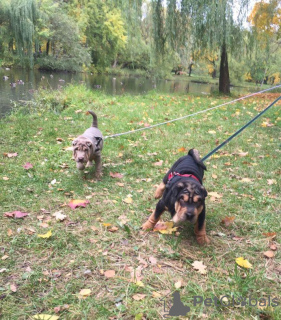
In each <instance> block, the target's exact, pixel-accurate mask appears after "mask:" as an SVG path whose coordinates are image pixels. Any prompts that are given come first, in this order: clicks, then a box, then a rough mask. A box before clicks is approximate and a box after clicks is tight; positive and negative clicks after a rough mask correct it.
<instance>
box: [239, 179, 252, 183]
mask: <svg viewBox="0 0 281 320" xmlns="http://www.w3.org/2000/svg"><path fill="white" fill-rule="evenodd" d="M240 181H241V182H246V183H249V182H253V179H250V178H242V179H241V180H240Z"/></svg>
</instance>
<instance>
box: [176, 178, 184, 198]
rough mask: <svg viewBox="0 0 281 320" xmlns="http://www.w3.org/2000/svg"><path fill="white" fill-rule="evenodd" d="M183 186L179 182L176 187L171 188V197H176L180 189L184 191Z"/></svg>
mask: <svg viewBox="0 0 281 320" xmlns="http://www.w3.org/2000/svg"><path fill="white" fill-rule="evenodd" d="M184 187H185V185H184V184H183V183H182V182H179V183H178V184H177V185H175V186H174V188H173V196H174V197H177V195H178V194H179V193H180V191H181V190H182V189H184Z"/></svg>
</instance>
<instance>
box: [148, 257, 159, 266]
mask: <svg viewBox="0 0 281 320" xmlns="http://www.w3.org/2000/svg"><path fill="white" fill-rule="evenodd" d="M148 260H149V261H150V263H151V264H152V265H155V264H156V263H157V259H156V258H154V257H149V258H148Z"/></svg>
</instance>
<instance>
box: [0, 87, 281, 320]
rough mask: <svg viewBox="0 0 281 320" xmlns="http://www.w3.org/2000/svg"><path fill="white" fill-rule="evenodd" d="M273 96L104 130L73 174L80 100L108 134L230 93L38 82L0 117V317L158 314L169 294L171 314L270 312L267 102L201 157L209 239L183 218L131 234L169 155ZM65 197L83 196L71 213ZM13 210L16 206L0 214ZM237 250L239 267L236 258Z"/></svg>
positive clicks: (275, 157)
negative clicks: (174, 226)
mask: <svg viewBox="0 0 281 320" xmlns="http://www.w3.org/2000/svg"><path fill="white" fill-rule="evenodd" d="M277 96H278V95H276V94H275V95H273V94H265V95H262V96H259V97H255V98H251V99H247V100H245V101H241V102H239V103H236V104H235V105H228V106H225V107H222V108H219V109H216V110H213V111H210V112H206V113H203V114H200V115H197V116H194V117H191V118H186V119H185V120H182V121H177V122H174V123H171V124H169V125H163V126H160V127H157V128H154V129H151V130H145V131H141V132H137V133H133V134H130V135H124V136H120V137H116V138H109V139H106V140H105V143H104V150H103V178H102V180H101V181H96V180H94V179H93V169H90V170H88V172H87V171H86V172H79V171H78V170H77V169H76V166H75V163H74V161H73V160H72V159H71V158H72V155H71V151H69V150H67V148H68V147H70V146H71V141H72V140H73V138H75V137H76V136H77V135H79V134H81V133H83V131H84V130H85V129H86V128H88V127H89V126H90V124H91V121H92V118H91V116H87V115H85V112H86V111H87V110H93V111H95V112H96V113H97V115H98V119H99V128H100V129H101V131H102V132H103V134H104V135H105V136H107V135H110V134H113V133H118V132H124V131H127V130H132V129H136V128H139V127H145V126H147V125H148V124H155V123H158V122H163V121H165V120H168V119H173V118H177V117H180V116H183V115H186V114H189V113H193V112H196V111H199V110H204V109H207V108H210V107H212V106H215V105H218V104H220V103H223V102H225V101H227V100H230V99H231V98H229V97H221V96H204V97H202V96H195V95H158V94H149V95H146V96H114V97H113V96H106V95H103V94H101V93H99V92H91V91H89V90H87V89H85V88H84V87H82V86H81V87H67V88H66V89H64V90H63V91H57V92H53V93H49V92H41V93H40V94H39V95H38V97H37V98H36V101H35V102H34V103H33V104H32V105H30V106H28V107H25V108H23V109H21V108H20V107H16V108H15V111H14V112H13V113H12V114H11V115H10V116H8V117H7V118H5V119H2V120H1V121H0V125H1V132H2V134H1V138H0V145H1V160H0V184H1V186H0V187H1V194H0V206H1V215H0V220H1V223H0V228H1V229H0V230H1V233H0V235H1V245H0V250H1V252H0V318H1V317H2V318H1V319H5V320H8V319H9V320H10V319H11V320H12V319H13V320H14V319H15V320H16V319H33V317H34V315H38V314H48V315H53V316H58V317H59V319H75V320H79V319H89V320H92V319H111V320H113V319H136V320H141V319H163V318H164V315H165V314H167V309H169V305H170V303H171V301H172V293H173V292H174V291H175V290H178V291H179V293H180V296H181V301H182V302H183V303H184V304H185V305H186V306H189V307H190V311H189V312H188V313H187V315H186V316H181V317H173V318H172V319H247V320H248V319H281V307H280V305H281V297H280V282H281V281H280V280H281V259H280V251H281V247H280V236H281V233H280V231H281V227H280V226H281V224H280V193H281V192H280V191H281V190H280V173H281V169H280V168H281V161H280V159H281V157H280V151H281V134H280V133H281V130H280V127H281V112H280V106H281V103H280V102H279V103H278V104H276V105H275V106H274V107H272V108H271V109H270V110H269V111H268V112H267V113H266V114H265V115H264V116H263V117H261V118H260V119H259V120H257V121H256V122H255V123H254V124H252V125H251V126H250V127H248V128H247V129H246V130H245V131H243V132H242V133H241V134H240V135H239V136H238V137H236V138H235V139H234V140H232V141H231V142H230V143H229V144H228V145H226V146H225V147H223V148H222V149H221V150H220V151H219V152H218V153H217V154H216V155H214V156H213V157H212V158H209V159H208V160H207V161H206V162H205V164H206V166H207V169H208V171H207V172H206V173H205V181H204V185H205V187H206V189H207V190H208V192H209V196H208V197H207V200H206V207H207V225H206V229H207V234H208V236H209V238H210V239H211V244H210V245H209V246H207V247H200V246H199V245H198V244H197V243H196V241H195V236H194V232H193V227H192V226H191V225H188V224H187V225H185V226H182V227H180V228H178V230H177V231H176V232H173V234H171V235H170V234H161V233H159V232H143V231H141V230H140V226H141V224H142V223H143V222H144V221H145V220H146V218H147V217H148V216H149V215H150V214H151V212H152V210H153V209H154V207H155V204H156V200H155V199H154V198H153V195H154V191H155V188H156V186H157V184H159V183H160V182H161V180H162V178H163V176H164V174H165V173H166V171H167V170H168V169H169V167H170V166H171V165H172V164H173V162H174V161H175V160H176V159H178V158H179V157H180V156H182V155H184V154H185V153H186V151H187V150H189V149H190V148H193V147H195V148H197V149H198V150H199V151H200V154H201V156H202V157H203V156H205V155H206V154H207V153H208V152H209V151H211V150H212V149H213V148H215V147H216V146H217V145H218V144H219V143H221V142H222V141H224V140H225V139H226V138H227V137H229V135H230V134H232V133H233V132H235V131H236V130H238V129H239V128H240V127H241V126H243V125H244V124H245V123H246V122H248V121H249V120H250V119H251V118H253V117H254V116H255V115H256V114H257V113H258V112H259V111H261V110H262V109H264V108H265V107H266V106H267V105H269V103H271V102H272V101H273V100H274V99H275V98H276V97H277ZM26 163H30V164H32V168H28V167H26V168H24V165H26ZM116 173H118V174H120V175H117V176H120V177H119V178H118V177H112V175H113V176H115V175H114V174H116ZM72 199H74V200H78V199H80V200H87V201H89V203H88V204H87V205H86V207H85V208H83V207H78V208H76V209H74V210H73V209H71V208H70V207H69V206H68V204H69V202H70V201H71V200H72ZM14 211H20V212H24V213H28V216H26V217H24V218H19V219H15V218H13V217H7V215H8V214H7V213H10V212H14ZM58 212H61V213H62V214H64V215H65V216H66V217H65V219H64V220H63V221H60V220H56V217H55V216H54V214H57V213H58ZM226 218H228V219H226ZM169 219H170V217H169V215H168V213H167V214H164V215H163V220H165V221H168V220H169ZM50 230H51V232H52V234H51V236H50V237H49V238H42V237H38V235H44V234H46V233H48V231H50ZM267 251H269V252H270V253H266V255H269V256H271V257H270V258H269V257H265V254H264V253H265V252H267ZM238 257H243V258H244V259H247V260H248V261H249V262H250V263H251V265H252V268H250V269H249V268H244V267H240V266H238V265H237V263H236V262H235V259H236V258H238ZM195 261H202V263H203V265H204V266H206V268H203V269H204V270H205V271H207V272H205V273H204V270H202V269H200V270H197V269H195V268H194V266H193V263H194V262H195ZM83 289H89V290H86V291H82V293H80V292H81V290H83ZM79 293H80V295H79ZM196 296H197V298H194V297H196ZM199 296H200V297H202V298H198V297H199ZM223 296H227V297H224V298H223ZM269 297H270V299H271V300H270V305H268V302H267V305H266V302H265V300H266V301H268V300H269ZM163 298H164V299H163ZM241 298H243V299H244V300H245V302H246V305H245V306H241ZM249 298H251V301H250V304H251V305H252V306H249ZM274 298H275V302H276V301H277V303H273V304H272V300H273V299H274ZM206 299H208V300H206ZM216 299H218V300H220V299H221V302H218V301H216ZM233 299H234V300H235V301H236V302H237V303H236V304H237V305H236V306H233V305H232V304H233ZM239 299H240V300H239ZM255 299H257V301H255ZM262 299H264V300H262ZM194 300H196V301H198V303H196V305H194V304H195V303H194ZM199 300H200V301H201V300H205V303H199ZM164 301H165V306H166V311H164ZM239 301H240V303H239ZM215 302H216V303H215ZM255 304H257V305H256V306H253V305H255ZM277 304H278V306H276V305H277ZM52 319H56V318H55V317H53V318H52Z"/></svg>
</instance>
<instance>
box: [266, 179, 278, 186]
mask: <svg viewBox="0 0 281 320" xmlns="http://www.w3.org/2000/svg"><path fill="white" fill-rule="evenodd" d="M267 184H268V185H269V186H271V185H273V184H277V181H276V179H267Z"/></svg>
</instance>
